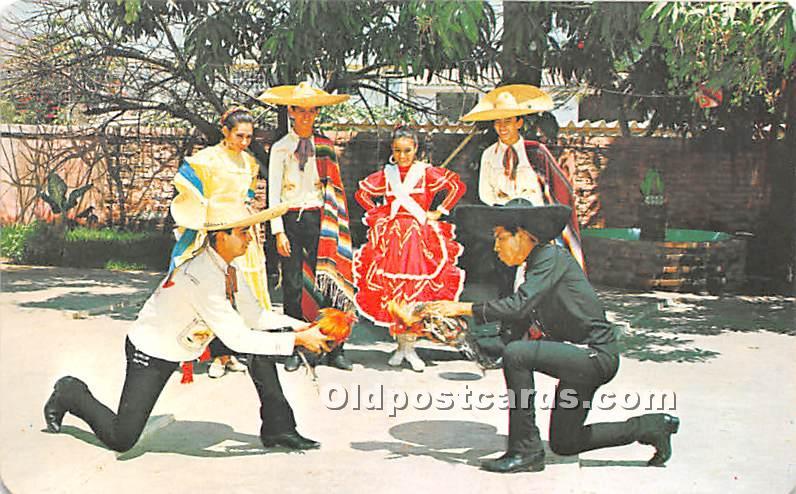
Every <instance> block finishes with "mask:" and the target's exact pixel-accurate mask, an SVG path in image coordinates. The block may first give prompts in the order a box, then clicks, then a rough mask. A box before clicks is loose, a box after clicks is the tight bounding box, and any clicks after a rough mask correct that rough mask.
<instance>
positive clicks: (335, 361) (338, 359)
mask: <svg viewBox="0 0 796 494" xmlns="http://www.w3.org/2000/svg"><path fill="white" fill-rule="evenodd" d="M326 365H328V366H329V367H337V368H338V369H342V370H346V371H350V370H353V369H354V364H352V363H351V361H350V360H348V359H347V358H346V356H345V355H344V354H342V353H338V354H337V355H334V356H330V358H329V359H328V361H327V364H326Z"/></svg>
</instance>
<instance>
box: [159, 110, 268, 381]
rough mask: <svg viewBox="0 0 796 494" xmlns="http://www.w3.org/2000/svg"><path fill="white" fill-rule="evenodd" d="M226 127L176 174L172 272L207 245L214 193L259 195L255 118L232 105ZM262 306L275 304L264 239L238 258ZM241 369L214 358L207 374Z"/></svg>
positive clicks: (224, 121) (248, 197)
mask: <svg viewBox="0 0 796 494" xmlns="http://www.w3.org/2000/svg"><path fill="white" fill-rule="evenodd" d="M221 131H222V133H223V134H224V139H223V140H222V141H221V142H220V143H218V144H216V145H215V146H210V147H207V148H204V149H202V150H201V151H199V152H197V153H196V154H194V155H193V156H187V157H186V158H185V161H184V162H183V164H182V166H180V168H179V170H178V172H177V175H176V176H175V177H174V186H175V187H176V189H177V192H178V194H177V197H175V198H174V200H173V201H172V204H171V215H172V217H173V218H174V222H175V224H176V227H177V228H176V235H177V243H176V245H175V246H174V249H173V250H172V252H171V262H170V264H169V271H170V272H171V271H173V270H174V269H175V268H177V267H178V266H179V265H180V264H182V263H183V262H185V261H187V260H188V259H191V258H192V257H193V256H194V255H195V254H196V252H197V251H198V250H199V249H200V248H201V247H202V246H203V245H204V243H205V232H203V231H201V229H200V226H201V225H202V224H203V223H204V211H205V210H206V206H207V203H208V200H209V198H210V197H217V196H230V197H231V198H232V199H238V198H244V199H246V200H247V201H248V202H251V201H252V200H253V199H254V193H255V191H256V189H257V171H258V169H259V166H258V164H257V162H256V161H255V159H254V157H253V156H252V155H251V154H249V153H248V152H247V151H246V149H247V148H248V147H249V144H250V143H251V140H252V134H253V133H254V118H253V117H252V115H251V113H249V111H248V110H246V109H245V108H239V107H235V108H231V109H230V110H228V111H227V112H225V113H224V115H222V116H221ZM251 228H252V231H251V232H250V233H251V236H252V238H255V239H256V238H260V236H259V235H258V233H259V229H260V225H254V226H252V227H251ZM235 264H236V265H237V269H238V270H240V271H241V272H242V273H243V275H244V277H245V279H246V281H247V282H248V283H249V286H250V287H251V289H252V292H254V294H255V295H256V296H257V300H258V301H259V302H260V305H262V306H263V308H265V309H270V308H271V298H270V296H269V294H268V282H267V275H266V270H265V255H264V253H263V246H262V244H261V243H260V242H251V243H250V244H249V247H248V250H247V251H246V254H245V255H243V256H241V257H239V258H237V259H236V260H235ZM227 368H229V369H230V370H236V371H242V370H245V368H246V367H245V366H243V365H242V364H240V362H237V360H234V359H229V360H223V358H222V360H221V361H219V360H218V359H217V360H216V361H214V362H213V364H212V365H211V367H210V370H209V372H208V374H209V375H210V377H221V376H223V375H224V373H225V371H226V369H227Z"/></svg>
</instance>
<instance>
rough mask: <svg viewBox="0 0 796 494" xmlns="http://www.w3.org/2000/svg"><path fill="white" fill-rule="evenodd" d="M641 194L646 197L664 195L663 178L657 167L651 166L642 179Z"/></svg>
mask: <svg viewBox="0 0 796 494" xmlns="http://www.w3.org/2000/svg"><path fill="white" fill-rule="evenodd" d="M641 195H643V196H644V197H647V196H651V195H656V196H662V195H663V179H662V178H661V175H660V173H658V170H656V169H655V168H650V169H649V170H647V173H646V174H645V175H644V180H642V181H641Z"/></svg>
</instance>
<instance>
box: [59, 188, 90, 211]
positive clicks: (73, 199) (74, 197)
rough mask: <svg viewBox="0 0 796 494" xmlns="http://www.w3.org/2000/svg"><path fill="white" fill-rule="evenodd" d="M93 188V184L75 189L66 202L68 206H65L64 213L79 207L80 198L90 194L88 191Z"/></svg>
mask: <svg viewBox="0 0 796 494" xmlns="http://www.w3.org/2000/svg"><path fill="white" fill-rule="evenodd" d="M91 187H92V185H91V184H86V185H83V186H81V187H78V188H76V189H73V190H72V192H70V193H69V199H68V200H67V201H66V205H65V206H64V211H69V210H70V209H72V208H73V207H75V206H77V203H78V201H80V198H81V197H83V194H85V193H86V192H88V190H89V189H90V188H91Z"/></svg>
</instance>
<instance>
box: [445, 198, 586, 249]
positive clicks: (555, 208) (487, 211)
mask: <svg viewBox="0 0 796 494" xmlns="http://www.w3.org/2000/svg"><path fill="white" fill-rule="evenodd" d="M454 212H455V218H454V220H455V222H456V226H457V228H459V229H461V230H464V231H466V232H468V233H470V234H474V235H477V236H480V237H488V238H492V230H493V228H494V227H496V226H502V227H505V228H514V227H516V226H519V227H522V228H523V229H524V230H526V231H528V232H529V233H531V234H532V235H533V236H534V237H536V238H537V239H539V242H541V243H547V242H549V241H550V240H552V239H554V238H556V237H557V236H558V235H559V234H560V233H561V230H563V229H564V226H566V224H567V221H569V217H570V214H571V213H572V210H571V209H570V207H569V206H564V205H561V204H555V205H551V206H534V205H532V204H531V202H530V201H528V200H526V199H512V200H511V201H509V202H507V203H506V204H505V205H504V206H486V205H484V204H462V205H459V206H457V207H456V209H455V210H454Z"/></svg>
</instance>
